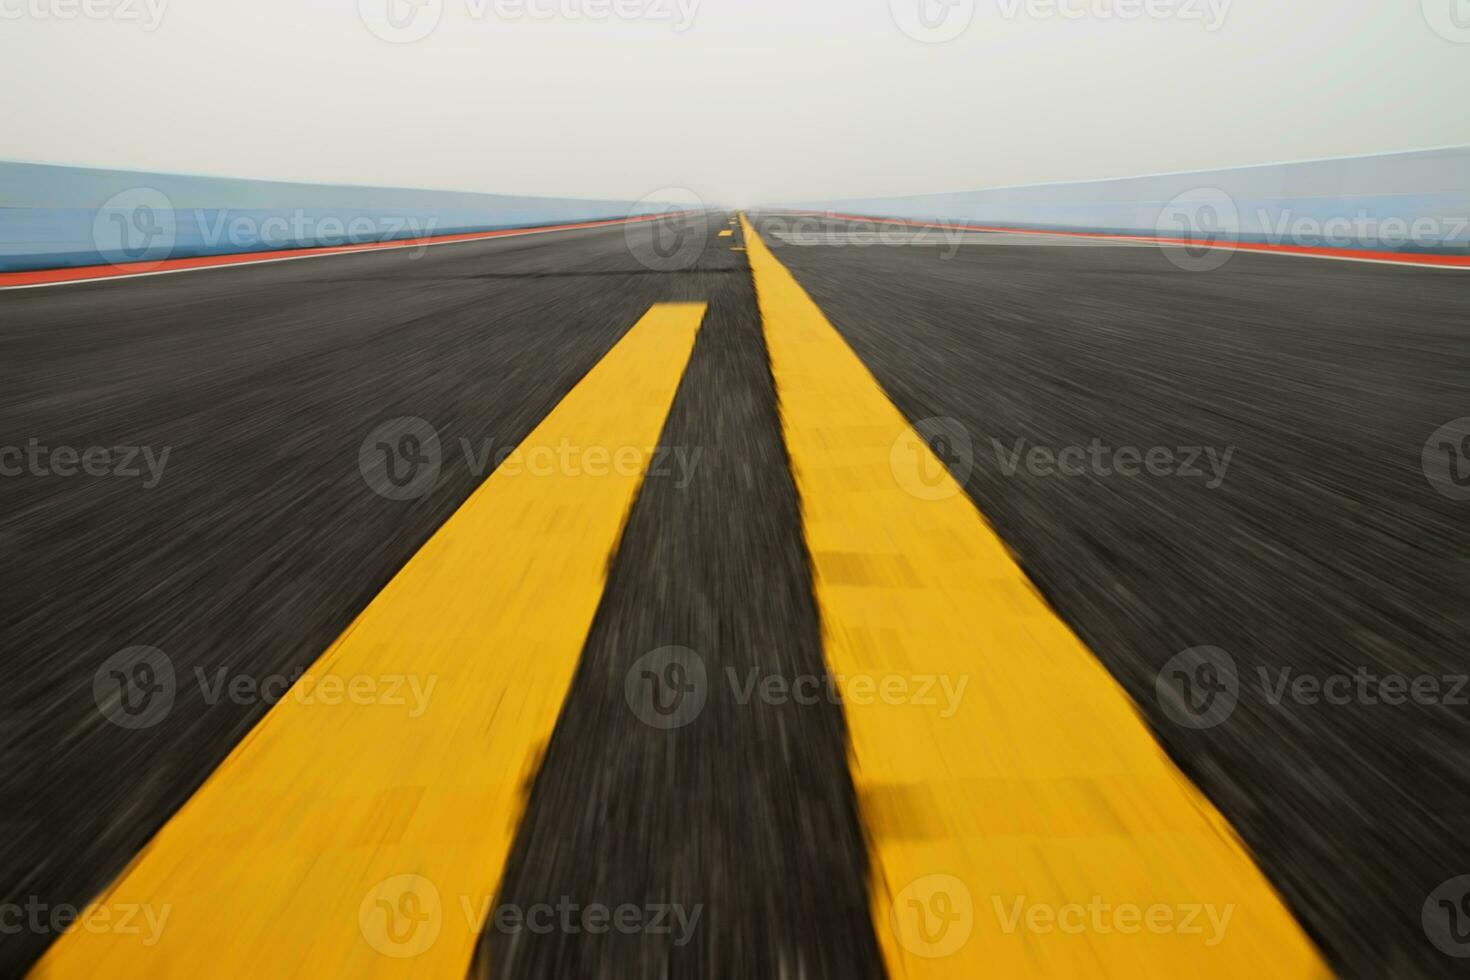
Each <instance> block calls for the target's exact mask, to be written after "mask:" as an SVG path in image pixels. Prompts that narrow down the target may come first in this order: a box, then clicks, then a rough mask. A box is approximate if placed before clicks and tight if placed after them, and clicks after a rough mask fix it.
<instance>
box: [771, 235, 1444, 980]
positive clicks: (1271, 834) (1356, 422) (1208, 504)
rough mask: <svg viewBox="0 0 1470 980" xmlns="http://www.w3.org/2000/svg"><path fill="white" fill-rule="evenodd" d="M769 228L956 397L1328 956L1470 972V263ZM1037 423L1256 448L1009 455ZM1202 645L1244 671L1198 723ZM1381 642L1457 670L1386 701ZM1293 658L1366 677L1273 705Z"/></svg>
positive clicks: (995, 516)
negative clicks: (1460, 929) (1180, 672)
mask: <svg viewBox="0 0 1470 980" xmlns="http://www.w3.org/2000/svg"><path fill="white" fill-rule="evenodd" d="M771 217H772V218H774V219H775V220H776V221H777V222H778V224H777V225H775V226H774V230H777V231H783V232H785V234H786V237H788V238H793V236H794V238H793V240H795V241H809V240H813V236H812V235H805V236H803V235H801V234H799V233H798V232H799V229H798V228H797V227H796V226H795V224H794V221H795V219H793V218H791V217H789V216H787V217H782V216H776V215H773V216H771ZM779 222H785V224H784V225H783V224H780V223H779ZM763 225H764V226H766V227H768V228H770V227H771V225H770V219H767V220H766V221H765V222H763ZM823 227H825V228H828V229H831V230H845V231H849V232H852V231H856V232H864V231H866V232H868V233H869V234H868V235H867V236H866V237H864V236H862V235H861V234H860V235H859V236H858V238H857V240H858V241H872V240H873V239H874V238H875V237H876V232H877V231H878V230H879V228H878V226H875V225H866V226H865V225H861V224H850V223H843V222H837V223H832V224H829V225H828V224H824V226H823ZM765 237H766V240H767V241H768V242H770V244H772V245H773V247H774V249H775V254H776V255H777V257H778V258H779V259H780V260H781V261H782V262H783V263H784V264H786V266H787V267H788V268H789V269H791V270H792V272H793V274H794V275H795V276H796V278H797V280H798V281H800V282H801V284H802V285H803V286H804V287H805V288H806V289H807V291H808V292H809V293H810V294H811V295H812V297H813V298H814V299H815V300H816V301H817V303H818V305H820V306H821V307H822V309H823V310H824V312H826V314H827V315H828V317H829V318H830V319H831V320H832V322H833V324H834V326H836V327H837V329H838V330H839V331H840V332H841V333H842V335H843V336H844V337H845V338H846V339H847V341H848V343H850V344H851V345H852V347H853V348H854V349H855V350H856V351H857V353H858V354H859V355H860V356H861V357H862V359H863V360H864V361H865V362H866V363H867V365H868V366H869V368H870V369H871V370H872V371H873V372H874V375H875V376H876V378H877V379H878V381H879V383H880V384H881V385H882V386H883V388H884V390H885V391H886V392H887V393H888V395H889V396H890V397H891V398H892V399H893V400H894V402H895V403H896V404H897V405H898V406H899V408H900V409H901V410H902V411H903V412H904V414H905V415H906V416H907V417H908V418H909V419H910V420H911V422H914V423H916V424H919V425H920V427H921V431H923V426H924V425H929V426H931V427H933V428H931V430H930V431H933V432H935V433H945V432H949V431H952V430H950V429H949V428H947V426H949V425H950V423H925V422H924V420H927V419H934V418H939V419H952V420H954V421H955V422H957V423H958V425H959V427H960V432H961V433H962V435H963V436H968V438H969V440H970V444H971V447H972V449H971V452H970V453H969V454H962V453H960V452H959V451H958V449H957V447H958V445H959V441H958V440H957V439H954V438H951V439H950V443H951V445H950V450H951V451H950V453H949V456H950V459H951V466H952V467H953V468H954V469H955V471H956V473H957V474H958V475H960V476H961V478H962V480H963V481H964V482H965V485H966V488H967V490H968V492H969V494H970V496H971V497H972V498H973V499H974V500H975V502H976V504H977V505H978V506H979V507H980V508H981V510H982V511H983V512H984V513H985V515H986V516H987V517H988V518H989V520H990V521H991V523H992V524H993V525H994V526H995V528H996V529H997V531H998V532H999V533H1000V535H1001V536H1002V538H1004V539H1005V541H1006V542H1007V543H1008V544H1009V545H1010V547H1011V548H1012V549H1013V550H1014V551H1015V552H1016V553H1017V555H1018V557H1019V559H1020V560H1021V562H1022V564H1023V566H1024V567H1025V569H1026V570H1027V572H1028V573H1029V574H1030V576H1031V577H1032V579H1033V580H1034V581H1035V582H1036V583H1037V585H1038V586H1039V587H1040V588H1041V590H1042V592H1043V593H1044V594H1045V595H1046V596H1047V598H1048V599H1049V600H1050V601H1051V603H1052V604H1053V606H1054V607H1055V608H1056V609H1057V610H1058V611H1059V612H1060V613H1061V615H1062V617H1063V618H1064V619H1065V620H1066V621H1067V622H1068V623H1069V624H1070V625H1071V626H1072V627H1073V628H1074V629H1075V630H1076V631H1077V632H1078V634H1079V635H1080V636H1081V637H1082V638H1083V639H1084V640H1085V641H1086V643H1087V644H1088V646H1089V647H1091V649H1092V650H1093V651H1094V652H1095V653H1096V654H1097V655H1098V657H1099V658H1101V660H1102V661H1103V663H1104V664H1105V665H1106V666H1107V667H1108V669H1109V670H1110V671H1111V672H1112V673H1113V675H1114V676H1115V677H1117V678H1118V679H1119V681H1121V682H1122V684H1123V686H1124V687H1125V688H1126V689H1127V690H1128V692H1129V694H1130V695H1131V696H1132V697H1133V698H1134V700H1135V701H1136V702H1137V703H1138V705H1139V708H1140V709H1141V711H1142V712H1143V714H1144V716H1145V717H1146V718H1147V719H1148V721H1149V722H1150V724H1151V725H1152V726H1153V727H1154V729H1155V731H1156V732H1157V733H1158V736H1159V738H1160V740H1161V741H1162V743H1163V744H1164V746H1165V748H1166V749H1167V750H1168V751H1169V753H1170V755H1172V756H1173V758H1174V759H1175V760H1176V761H1177V762H1178V763H1179V764H1180V766H1181V768H1183V769H1184V770H1185V772H1186V773H1187V774H1188V775H1189V776H1190V777H1191V778H1192V779H1193V780H1194V781H1195V782H1196V783H1197V784H1198V785H1199V786H1200V788H1201V789H1202V790H1204V792H1205V793H1206V794H1207V795H1208V796H1209V797H1210V798H1211V799H1212V800H1213V801H1214V803H1215V805H1216V806H1217V807H1218V808H1219V809H1220V810H1221V811H1222V812H1223V813H1224V815H1225V816H1226V817H1227V818H1229V820H1230V821H1231V823H1232V824H1234V826H1235V827H1236V829H1237V830H1238V831H1239V832H1240V833H1241V835H1242V837H1243V838H1244V839H1245V841H1246V842H1247V844H1248V845H1249V846H1250V847H1251V849H1252V850H1253V851H1254V852H1255V853H1256V855H1257V857H1258V860H1259V861H1260V863H1261V865H1262V866H1263V868H1264V870H1265V871H1266V873H1267V874H1268V876H1269V877H1270V879H1271V880H1272V882H1273V883H1274V884H1275V885H1276V886H1277V888H1278V889H1279V890H1280V891H1281V892H1282V893H1283V895H1284V896H1285V898H1286V899H1287V901H1288V903H1289V905H1290V906H1291V908H1292V909H1293V910H1294V911H1295V912H1296V913H1297V915H1298V917H1299V918H1300V920H1301V921H1302V922H1303V924H1304V925H1305V926H1306V928H1307V930H1308V931H1309V933H1310V934H1311V935H1312V936H1313V937H1314V938H1315V939H1316V940H1317V941H1318V942H1319V944H1320V945H1321V946H1322V947H1323V949H1324V951H1325V953H1326V954H1327V955H1328V958H1329V960H1330V962H1331V963H1332V965H1333V966H1334V967H1335V968H1336V969H1337V970H1339V971H1340V972H1341V973H1342V974H1343V975H1346V976H1353V977H1363V978H1382V977H1388V976H1392V977H1415V976H1425V977H1429V976H1450V975H1462V971H1463V970H1464V967H1465V963H1466V961H1465V960H1461V959H1454V958H1452V957H1450V956H1448V955H1446V954H1444V953H1442V952H1441V951H1440V950H1439V949H1437V948H1435V946H1433V945H1432V944H1431V943H1430V942H1429V940H1428V939H1427V937H1426V933H1425V927H1424V925H1423V923H1422V921H1421V913H1422V910H1423V908H1424V905H1425V902H1426V900H1427V899H1428V898H1429V896H1430V893H1431V892H1432V891H1434V889H1435V888H1436V887H1437V886H1439V885H1440V884H1441V883H1442V882H1444V881H1446V880H1447V879H1449V878H1452V877H1455V876H1458V875H1464V874H1470V704H1467V703H1466V700H1465V699H1467V698H1470V688H1463V687H1461V685H1462V684H1463V679H1464V675H1465V674H1466V673H1467V671H1470V499H1464V500H1455V499H1451V498H1449V497H1446V496H1443V495H1441V494H1440V493H1439V492H1437V491H1436V490H1435V489H1434V488H1433V486H1432V485H1431V483H1430V481H1429V479H1428V478H1427V477H1426V474H1425V472H1424V469H1423V466H1422V465H1421V453H1422V450H1423V448H1424V446H1425V443H1426V441H1428V440H1429V439H1430V436H1431V434H1433V433H1434V432H1435V431H1436V430H1437V429H1439V428H1440V427H1441V426H1442V425H1445V424H1446V423H1449V422H1451V421H1452V420H1455V419H1459V418H1463V417H1465V416H1470V275H1467V274H1465V273H1461V272H1445V271H1436V270H1420V269H1408V268H1402V267H1390V266H1381V265H1371V264H1364V263H1356V262H1338V261H1326V260H1316V259H1304V258H1294V257H1284V256H1274V255H1253V254H1248V253H1237V254H1234V255H1230V256H1226V258H1228V261H1226V262H1225V264H1224V265H1222V266H1220V267H1219V268H1215V269H1210V270H1206V271H1193V270H1195V269H1198V268H1199V267H1200V266H1208V265H1210V264H1212V263H1211V262H1210V261H1209V260H1210V258H1211V256H1208V255H1202V256H1191V255H1188V254H1185V253H1182V252H1178V251H1177V250H1176V251H1175V252H1173V253H1172V255H1173V258H1175V259H1178V260H1179V264H1176V263H1175V262H1172V261H1170V254H1166V253H1165V252H1163V251H1161V250H1159V249H1157V248H1153V247H1146V248H1124V247H1088V246H1071V247H1067V246H1054V245H1027V244H1024V243H1025V242H1026V241H1027V239H1025V238H1011V239H1005V240H1003V243H993V244H959V245H958V247H957V248H952V247H949V245H950V244H952V243H950V242H946V240H945V239H944V238H943V236H942V235H936V234H934V233H931V234H930V236H929V239H928V240H929V241H930V242H931V244H927V245H926V244H910V245H903V246H896V245H890V246H885V245H882V244H873V245H863V246H854V245H849V244H844V245H842V246H841V247H833V246H825V247H824V246H804V245H783V244H782V242H781V241H780V239H779V238H778V237H776V236H775V235H770V234H767V235H766V236H765ZM899 237H901V236H900V234H899V230H898V229H888V238H889V240H890V241H894V240H897V239H898V238H899ZM839 241H841V239H839ZM1181 266H1184V267H1181ZM934 426H937V427H934ZM1018 440H1024V442H1022V443H1021V447H1022V449H1023V450H1024V451H1025V452H1027V453H1029V452H1030V451H1031V449H1033V448H1034V447H1038V446H1039V447H1044V448H1045V449H1047V450H1050V451H1052V452H1056V451H1059V450H1061V449H1063V448H1065V447H1068V446H1078V447H1084V448H1085V449H1086V450H1087V451H1088V453H1089V457H1088V458H1089V460H1090V459H1091V458H1092V447H1093V445H1094V441H1095V440H1096V441H1098V442H1099V443H1100V444H1101V446H1103V447H1104V448H1108V449H1118V448H1122V447H1134V448H1137V449H1139V450H1140V451H1142V452H1146V451H1147V450H1149V449H1151V448H1156V447H1162V448H1167V449H1170V450H1176V453H1175V457H1174V459H1175V464H1174V465H1173V466H1172V467H1166V466H1165V465H1164V463H1163V457H1162V456H1159V457H1157V458H1156V466H1155V469H1156V471H1158V472H1164V471H1165V470H1166V469H1173V470H1175V471H1178V470H1182V469H1183V468H1184V465H1185V463H1186V459H1185V456H1186V455H1187V453H1183V452H1177V450H1179V449H1184V448H1187V447H1214V448H1215V450H1216V458H1217V459H1219V458H1221V457H1223V454H1224V452H1225V451H1226V450H1228V449H1232V448H1233V449H1234V454H1233V456H1232V457H1231V459H1230V462H1229V464H1228V466H1227V467H1226V468H1225V470H1224V478H1223V480H1221V481H1219V483H1218V486H1213V487H1212V486H1211V485H1210V484H1212V483H1215V482H1216V481H1215V478H1214V472H1215V471H1212V470H1211V468H1210V464H1209V462H1208V460H1209V457H1208V455H1206V454H1201V457H1200V459H1199V460H1198V461H1197V462H1196V463H1195V465H1194V467H1193V468H1194V469H1198V470H1200V471H1202V473H1203V475H1202V476H1197V477H1196V476H1189V475H1169V476H1154V475H1149V473H1148V472H1147V470H1142V471H1141V472H1140V475H1138V476H1136V477H1132V478H1130V477H1127V476H1119V475H1116V474H1111V475H1104V474H1102V473H1101V472H1100V470H1099V468H1095V467H1092V466H1090V465H1088V466H1084V467H1083V468H1084V469H1086V470H1088V472H1086V473H1084V474H1083V475H1075V476H1068V475H1062V474H1060V473H1059V472H1057V471H1056V470H1055V469H1054V468H1053V467H1050V466H1048V465H1046V463H1045V462H1044V461H1042V458H1041V457H1038V465H1037V466H1036V467H1035V468H1034V471H1033V468H1032V467H1028V466H1027V464H1026V460H1025V457H1024V456H1023V457H1022V458H1021V460H1020V464H1019V466H1013V464H1012V461H1013V460H1014V459H1016V450H1017V446H1018ZM1438 451H1440V449H1439V447H1438V446H1436V452H1438ZM960 457H962V458H960ZM1102 459H1103V467H1104V468H1106V469H1108V470H1112V469H1113V465H1112V461H1111V456H1108V455H1104V456H1102ZM1067 462H1068V463H1069V467H1070V468H1071V469H1072V470H1073V471H1074V472H1075V471H1076V469H1077V466H1076V464H1077V457H1076V454H1075V453H1074V454H1072V455H1071V456H1070V457H1069V458H1068V460H1067ZM1123 462H1124V464H1125V465H1126V466H1127V468H1129V469H1130V470H1131V469H1132V468H1133V467H1134V465H1136V464H1130V463H1129V462H1128V460H1126V459H1125V460H1124V461H1123ZM1461 466H1462V467H1463V468H1464V471H1466V472H1470V461H1464V460H1462V462H1461ZM1008 470H1009V471H1012V472H1010V473H1008ZM1441 475H1442V474H1441ZM1465 496H1466V497H1467V498H1470V492H1467V493H1466V494H1465ZM1201 646H1212V647H1218V648H1221V649H1223V650H1225V651H1226V652H1227V653H1228V654H1229V655H1230V657H1231V659H1232V660H1233V662H1234V672H1235V680H1236V682H1237V684H1238V690H1239V693H1238V697H1239V701H1238V704H1237V707H1236V708H1235V710H1234V711H1233V713H1231V714H1230V715H1228V717H1225V718H1223V719H1221V720H1219V723H1218V724H1216V725H1214V726H1213V727H1207V728H1199V729H1195V728H1190V727H1186V726H1183V725H1181V724H1179V723H1177V722H1176V721H1175V720H1174V719H1173V718H1171V716H1170V715H1168V714H1167V713H1166V712H1165V711H1164V710H1163V708H1162V707H1161V701H1160V698H1159V694H1158V692H1157V690H1156V686H1155V685H1156V679H1157V676H1158V673H1159V671H1160V669H1161V668H1162V667H1164V666H1165V665H1166V664H1167V663H1168V662H1169V661H1170V660H1171V658H1173V657H1175V656H1176V655H1177V654H1180V653H1181V652H1183V651H1186V650H1191V649H1193V648H1196V647H1201ZM1360 668H1363V669H1365V671H1366V673H1365V675H1364V676H1366V677H1369V678H1372V677H1379V678H1386V677H1388V676H1390V675H1396V676H1397V675H1401V676H1403V677H1405V678H1406V679H1413V678H1425V679H1426V680H1424V681H1423V682H1422V683H1423V687H1422V688H1421V693H1424V694H1427V692H1428V691H1429V690H1430V687H1429V683H1430V682H1429V681H1428V680H1427V678H1434V679H1435V681H1436V682H1437V683H1436V686H1437V688H1438V695H1437V696H1432V697H1426V698H1425V699H1426V700H1438V701H1439V702H1440V703H1435V704H1418V703H1414V700H1413V699H1412V697H1409V698H1404V700H1405V701H1406V703H1402V704H1391V703H1386V701H1387V699H1390V698H1392V699H1399V698H1403V692H1402V691H1399V692H1398V693H1395V689H1393V688H1390V687H1382V688H1380V687H1379V686H1378V685H1377V684H1375V683H1373V682H1371V681H1370V682H1369V683H1368V684H1367V686H1366V687H1365V688H1364V689H1366V690H1368V691H1369V694H1370V696H1371V697H1373V698H1378V694H1377V693H1375V692H1378V691H1380V690H1381V691H1382V694H1383V695H1384V698H1383V699H1380V703H1368V702H1367V699H1365V698H1362V697H1360V695H1359V693H1358V691H1359V689H1360V686H1359V681H1358V671H1359V670H1360ZM1286 669H1289V670H1290V671H1291V673H1290V674H1289V675H1287V683H1288V684H1295V683H1296V682H1297V680H1296V679H1297V677H1298V676H1300V675H1303V674H1305V675H1309V676H1312V677H1315V678H1317V679H1319V680H1322V681H1325V680H1326V679H1327V678H1328V677H1330V676H1332V675H1336V674H1348V675H1351V680H1352V684H1351V687H1350V688H1349V689H1348V692H1349V697H1348V701H1349V703H1347V704H1329V703H1326V702H1325V699H1324V697H1323V695H1322V694H1321V693H1317V694H1316V695H1315V697H1316V699H1317V701H1318V703H1315V704H1311V703H1306V701H1307V700H1309V699H1311V698H1312V697H1313V691H1312V687H1311V684H1310V682H1308V683H1307V684H1306V685H1305V686H1304V687H1303V688H1302V691H1303V695H1302V696H1301V697H1297V696H1296V695H1294V694H1293V693H1292V690H1291V688H1289V687H1288V688H1286V689H1285V692H1284V697H1282V698H1280V699H1279V700H1280V701H1281V703H1280V704H1279V705H1273V704H1272V703H1271V701H1272V698H1273V697H1276V692H1277V691H1278V690H1280V689H1281V688H1280V684H1281V681H1282V677H1283V675H1282V671H1283V670H1286ZM1262 670H1265V671H1266V672H1267V674H1266V681H1265V683H1264V684H1263V682H1262V678H1261V673H1260V672H1261V671H1262ZM1343 692H1344V688H1343V687H1342V685H1341V683H1340V682H1339V683H1337V684H1336V685H1335V686H1333V687H1332V688H1331V692H1330V693H1332V694H1333V696H1334V698H1335V699H1336V700H1342V697H1341V695H1342V694H1343ZM1044 693H1045V692H1038V696H1044ZM1449 702H1454V703H1449ZM1215 717H1216V716H1212V715H1207V714H1206V715H1202V716H1201V720H1203V721H1210V720H1215Z"/></svg>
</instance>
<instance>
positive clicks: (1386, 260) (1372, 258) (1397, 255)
mask: <svg viewBox="0 0 1470 980" xmlns="http://www.w3.org/2000/svg"><path fill="white" fill-rule="evenodd" d="M791 213H793V214H802V215H808V216H811V217H821V218H828V219H831V220H833V221H848V222H869V223H876V224H883V225H904V226H907V227H912V228H939V229H947V230H953V231H980V232H996V233H1002V234H1007V235H1040V236H1064V237H1073V238H1089V239H1095V240H1099V241H1115V242H1138V243H1142V244H1145V245H1158V246H1161V247H1178V248H1200V247H1202V246H1201V244H1200V243H1199V242H1195V241H1190V240H1187V239H1183V238H1166V237H1161V236H1157V235H1114V234H1107V233H1105V232H1096V231H1047V230H1043V229H1038V228H1009V227H1004V226H995V225H966V224H956V223H953V222H943V221H911V220H907V219H903V218H872V217H866V216H864V215H860V214H827V213H825V212H816V211H812V212H806V211H798V212H791ZM1218 247H1219V248H1221V249H1228V250H1230V251H1235V252H1254V253H1258V254H1264V255H1290V256H1295V257H1297V258H1304V259H1332V260H1334V261H1338V262H1366V263H1368V264H1370V265H1402V266H1412V267H1413V268H1416V269H1450V270H1467V269H1470V255H1409V254H1405V253H1402V252H1381V251H1370V250H1360V249H1352V248H1326V247H1317V246H1311V245H1273V244H1271V243H1269V242H1235V243H1234V244H1230V245H1221V246H1218Z"/></svg>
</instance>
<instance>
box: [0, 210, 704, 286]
mask: <svg viewBox="0 0 1470 980" xmlns="http://www.w3.org/2000/svg"><path fill="white" fill-rule="evenodd" d="M686 213H687V212H680V213H677V214H675V213H669V214H656V215H639V216H637V217H633V218H614V219H610V220H608V221H582V222H576V223H573V224H566V225H546V226H543V227H540V228H502V229H500V230H498V231H473V232H466V233H464V234H461V235H436V236H432V237H428V238H410V239H404V240H401V241H392V242H361V243H359V244H356V245H338V246H329V247H322V248H288V249H279V250H276V251H271V252H236V253H233V254H231V255H199V256H194V257H192V258H182V259H163V260H161V261H157V262H124V263H119V264H117V265H84V266H72V267H70V268H66V269H35V270H32V271H29V272H0V291H4V290H7V289H39V288H41V287H44V286H72V285H78V284H81V283H88V282H111V281H112V280H114V279H141V278H143V277H145V276H168V275H174V274H177V273H180V272H200V271H203V270H206V269H233V268H237V267H239V266H244V265H266V264H268V263H271V262H296V261H299V260H301V259H319V258H324V257H326V256H329V255H354V254H356V253H358V252H391V251H395V250H397V249H401V248H434V247H435V246H438V245H462V244H464V243H465V242H479V241H485V240H486V239H490V238H517V237H520V236H522V235H545V234H547V233H549V232H554V231H576V230H579V229H583V228H605V227H608V226H609V225H626V224H633V223H636V222H639V221H656V220H658V219H660V218H675V217H682V215H683V214H686Z"/></svg>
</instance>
